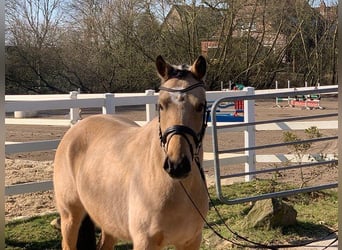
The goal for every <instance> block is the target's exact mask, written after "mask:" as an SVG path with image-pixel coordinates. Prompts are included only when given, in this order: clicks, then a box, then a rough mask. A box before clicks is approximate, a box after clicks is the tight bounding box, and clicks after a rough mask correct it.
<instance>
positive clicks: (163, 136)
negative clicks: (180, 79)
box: [159, 82, 209, 160]
mask: <svg viewBox="0 0 342 250" xmlns="http://www.w3.org/2000/svg"><path fill="white" fill-rule="evenodd" d="M195 88H205V87H204V83H203V82H198V83H196V84H193V85H191V86H189V87H187V88H184V89H173V88H167V87H164V86H161V87H160V88H159V90H163V91H167V92H172V93H175V92H179V93H186V92H188V91H190V90H193V89H195ZM206 107H207V102H205V107H204V110H203V119H202V128H201V130H200V132H199V133H196V132H195V131H194V130H193V129H191V128H189V127H187V126H183V125H174V126H171V127H169V128H167V129H165V131H164V133H163V132H162V131H161V128H160V114H159V138H160V142H161V145H162V147H163V148H164V149H165V148H167V145H168V142H169V141H170V139H171V138H172V137H173V136H174V135H180V136H182V137H183V138H184V139H185V140H186V142H187V143H188V144H189V148H190V152H191V157H192V160H193V159H194V158H195V156H198V152H199V149H200V148H201V146H202V140H203V137H204V133H205V129H206V127H207V121H208V116H209V114H208V113H209V112H208V111H207V110H206ZM187 135H188V136H190V137H191V138H192V139H193V141H194V144H195V151H194V149H193V146H192V143H191V142H190V140H189V138H188V136H187ZM168 138H169V139H168Z"/></svg>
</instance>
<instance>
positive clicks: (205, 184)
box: [179, 137, 338, 250]
mask: <svg viewBox="0 0 342 250" xmlns="http://www.w3.org/2000/svg"><path fill="white" fill-rule="evenodd" d="M202 138H203V137H202ZM201 143H202V141H201ZM199 148H200V147H199ZM198 151H199V149H198ZM194 160H195V163H196V165H197V167H198V170H199V172H200V174H201V178H202V180H203V184H204V187H205V190H206V192H207V195H208V198H209V201H210V204H211V206H212V207H213V208H214V210H215V212H216V214H217V216H218V217H219V219H220V220H221V222H222V223H223V225H224V226H225V227H226V228H227V229H228V231H229V232H230V233H232V234H233V235H234V236H235V237H237V238H239V239H241V240H243V241H246V242H248V243H250V244H251V245H246V244H242V243H240V242H236V241H233V240H231V239H228V238H227V237H224V236H223V235H222V234H221V233H219V232H218V231H217V230H216V229H215V228H214V227H213V226H212V225H210V223H209V222H208V221H207V219H206V218H205V216H204V215H203V214H202V213H201V211H200V210H199V208H198V206H197V205H196V203H195V202H194V200H193V199H192V197H191V195H190V194H189V192H188V191H187V190H186V188H185V186H184V185H183V182H182V181H180V182H179V183H180V185H181V186H182V189H183V190H184V192H185V194H186V196H187V197H188V199H189V200H190V202H191V203H192V205H193V206H194V208H195V209H196V211H197V212H198V214H199V215H200V217H201V218H202V220H203V221H204V222H205V224H206V225H207V227H208V228H210V229H211V230H212V231H213V232H214V233H215V234H216V235H217V236H218V237H219V238H220V239H222V240H225V241H228V242H230V243H232V244H233V245H236V246H239V247H248V248H258V249H259V248H266V249H272V250H277V249H279V248H293V247H300V246H306V245H308V244H311V243H314V242H318V241H321V240H324V239H326V238H328V237H329V236H330V235H333V234H335V233H336V232H338V230H334V231H332V232H331V233H329V234H327V235H326V236H324V237H322V238H320V239H318V240H311V241H308V242H306V243H302V244H295V245H285V244H284V245H273V246H272V245H266V244H262V243H259V242H255V241H252V240H250V239H248V238H246V237H244V236H241V235H239V234H238V233H237V232H235V231H233V230H232V229H231V228H230V227H229V226H228V225H227V223H226V222H225V220H224V219H223V217H222V215H221V213H220V212H219V210H218V209H217V207H216V206H215V203H214V202H213V200H212V198H211V196H210V193H209V190H208V187H207V183H206V179H205V174H204V170H203V168H202V166H201V161H200V158H199V154H198V152H197V153H196V155H195V157H194ZM337 240H338V237H336V239H335V240H334V241H333V242H331V243H330V244H328V245H327V246H326V247H324V248H322V250H325V249H327V248H328V247H330V246H331V245H332V244H334V243H335V242H336V241H337Z"/></svg>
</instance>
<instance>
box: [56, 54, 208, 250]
mask: <svg viewBox="0 0 342 250" xmlns="http://www.w3.org/2000/svg"><path fill="white" fill-rule="evenodd" d="M156 67H157V71H158V73H159V76H160V77H161V80H162V83H161V86H160V92H159V99H158V107H159V109H158V110H159V117H157V118H156V119H154V120H152V121H151V122H149V123H147V124H146V125H144V126H142V127H140V126H138V125H137V124H136V123H134V122H133V121H130V120H128V119H126V118H123V117H120V116H116V115H114V116H109V115H94V116H90V117H88V118H85V119H84V120H82V121H80V122H78V123H77V124H76V125H75V126H73V127H72V128H71V129H69V130H68V132H67V133H66V134H65V136H64V137H63V139H62V141H61V143H60V145H59V147H58V149H57V152H56V156H55V166H54V190H55V197H56V204H57V208H58V211H59V213H60V216H61V231H62V238H63V239H62V246H63V249H77V247H78V246H79V245H81V243H80V239H81V238H82V239H87V237H88V236H84V235H83V233H87V231H84V230H83V229H84V228H83V227H84V225H87V223H86V222H88V225H89V223H90V222H91V221H93V222H94V223H95V224H96V225H97V226H98V227H99V228H100V229H101V231H102V233H101V239H100V240H99V243H98V246H97V248H98V249H113V246H114V245H115V244H116V243H117V241H118V240H119V239H124V240H129V241H131V242H132V243H133V247H134V249H135V250H138V249H148V250H153V249H162V248H163V247H165V246H168V245H173V246H175V247H176V249H187V250H189V249H199V247H200V244H201V239H202V229H203V224H204V222H203V219H202V218H201V216H200V215H199V212H200V213H201V214H202V215H203V216H206V214H207V211H208V197H207V192H206V187H205V182H204V176H203V172H202V169H201V164H202V159H203V150H202V139H203V135H204V132H205V127H206V98H205V89H204V83H203V78H204V76H205V73H206V61H205V59H204V58H203V57H202V56H200V57H198V58H197V59H196V61H195V62H194V63H193V64H192V65H191V66H185V65H182V66H173V65H170V64H169V63H167V62H165V61H164V59H163V58H162V57H161V56H158V57H157V59H156ZM187 193H188V195H189V196H190V197H191V199H192V201H191V200H190V199H189V197H188V196H187ZM192 202H193V203H194V204H196V207H197V208H195V207H194V205H193V203H192ZM198 210H199V211H198ZM89 218H91V220H90V219H89ZM82 221H83V222H82ZM82 228H83V229H82ZM82 230H83V231H82ZM88 232H90V231H88ZM93 237H95V236H93ZM93 242H95V238H94V241H93ZM87 244H88V243H87ZM94 247H95V246H94ZM86 248H87V249H89V248H90V245H87V246H86Z"/></svg>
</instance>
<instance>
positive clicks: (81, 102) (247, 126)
mask: <svg viewBox="0 0 342 250" xmlns="http://www.w3.org/2000/svg"><path fill="white" fill-rule="evenodd" d="M312 91H315V92H316V93H317V92H319V93H335V92H336V91H337V85H335V86H329V87H328V86H324V87H320V88H318V89H317V88H298V89H290V90H289V89H277V90H266V91H265V90H260V91H255V92H254V89H251V88H246V89H244V90H243V91H213V92H207V101H208V102H209V103H214V104H213V107H214V106H215V105H216V104H215V103H217V100H218V99H219V100H221V101H222V100H228V101H229V102H234V101H236V100H241V99H244V100H245V104H244V107H245V110H244V122H243V123H220V130H221V131H226V130H229V131H245V148H250V147H252V146H253V144H254V141H253V140H254V139H253V137H254V134H253V133H255V131H265V130H303V129H306V128H308V127H309V126H311V125H312V123H310V122H298V121H293V120H291V119H287V120H286V119H283V120H274V121H273V122H270V123H268V124H266V123H258V122H254V116H255V113H254V103H253V102H254V99H258V98H259V99H262V98H265V96H267V97H268V98H269V97H272V98H276V97H277V96H282V95H284V94H285V95H286V96H288V95H296V94H298V93H312ZM157 97H158V94H157V93H154V91H153V90H147V91H146V92H145V93H133V94H79V93H77V92H71V93H70V94H69V95H31V96H27V95H20V96H6V97H5V111H6V113H11V112H16V111H24V112H32V111H38V110H59V109H66V110H70V111H69V113H70V117H69V119H39V118H25V119H18V118H6V119H5V124H12V125H13V124H21V125H39V126H48V125H54V126H72V125H73V124H74V123H76V122H77V120H78V119H80V117H79V113H80V109H82V108H102V113H107V114H111V113H115V107H117V106H131V105H146V121H138V124H140V125H142V124H144V123H146V122H148V121H150V120H151V119H153V117H155V116H156V109H155V104H156V102H157ZM224 98H228V99H224ZM212 112H213V111H212ZM213 114H215V112H213ZM333 115H334V114H331V115H330V116H331V117H332V116H333ZM328 116H329V115H326V117H328ZM212 124H214V126H216V125H217V124H216V122H215V118H213V122H211V123H209V129H207V133H208V134H212V135H214V136H215V133H216V132H213V131H214V130H213V129H214V128H213V129H210V128H211V127H212ZM251 125H253V127H252V126H251ZM315 126H317V127H318V128H319V129H337V120H334V121H329V122H326V121H319V122H315ZM251 128H252V129H251ZM215 129H217V128H216V127H215ZM59 141H60V140H47V141H31V142H5V152H6V154H13V153H19V152H30V151H46V150H54V149H56V148H57V146H58V144H59ZM214 152H215V151H214ZM250 152H251V151H247V153H244V154H232V153H225V154H220V155H219V156H216V155H215V153H212V152H205V154H204V166H205V167H212V166H213V165H214V163H215V161H216V160H217V159H218V160H220V161H221V163H225V164H234V163H246V164H247V165H249V166H250V168H249V171H252V172H253V169H254V167H253V165H254V164H255V163H256V162H267V161H271V162H279V161H292V160H293V156H291V155H286V154H278V155H256V157H255V155H253V154H252V155H250ZM216 158H217V159H216ZM251 159H252V160H253V159H255V161H251ZM51 188H52V182H51V181H45V182H38V183H26V184H20V185H12V186H7V187H6V189H5V194H6V195H14V194H22V193H28V192H36V191H45V190H49V189H51Z"/></svg>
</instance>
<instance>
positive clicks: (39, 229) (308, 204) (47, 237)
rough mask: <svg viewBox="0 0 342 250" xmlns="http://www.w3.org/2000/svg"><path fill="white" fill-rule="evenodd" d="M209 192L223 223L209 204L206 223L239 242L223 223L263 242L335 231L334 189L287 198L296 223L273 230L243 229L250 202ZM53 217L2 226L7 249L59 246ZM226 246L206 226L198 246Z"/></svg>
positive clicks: (258, 187)
mask: <svg viewBox="0 0 342 250" xmlns="http://www.w3.org/2000/svg"><path fill="white" fill-rule="evenodd" d="M284 188H287V187H286V186H285V184H279V183H275V182H273V181H260V180H259V181H252V182H249V183H242V184H234V185H231V186H225V187H223V192H224V194H225V196H226V197H229V199H234V198H238V197H244V196H247V195H249V194H253V195H255V194H257V193H258V194H260V193H265V192H269V191H271V190H279V189H284ZM210 193H211V197H213V202H214V204H215V206H216V208H217V209H218V210H219V211H220V213H221V215H222V218H223V220H224V222H223V221H222V220H221V219H220V218H219V217H218V216H217V214H216V212H215V211H214V209H213V208H212V207H211V209H210V212H209V214H208V216H207V220H208V222H209V223H210V225H212V226H214V227H215V228H216V230H218V231H219V232H220V233H221V234H222V235H223V236H224V237H227V238H229V239H232V240H234V241H235V242H241V241H240V240H239V239H236V237H234V236H233V235H232V234H231V233H230V232H229V231H228V230H227V229H226V228H225V226H224V223H225V224H227V225H228V226H229V227H230V228H231V229H232V230H233V231H236V232H237V233H238V234H240V235H242V236H244V237H247V238H248V239H250V240H253V241H256V242H260V243H263V244H288V243H296V242H301V241H306V240H310V239H319V238H321V237H323V236H325V235H327V234H329V233H331V232H332V231H333V230H336V229H337V227H338V225H337V191H336V190H327V191H324V192H314V193H309V194H300V195H296V196H291V197H288V198H287V199H286V202H287V203H289V204H292V205H293V206H294V208H295V209H296V210H297V212H298V214H297V221H298V223H297V224H296V225H295V226H291V227H283V228H273V229H265V228H258V229H255V228H254V229H248V228H245V227H244V226H243V220H244V218H245V216H246V214H247V213H248V211H249V210H250V209H251V206H252V205H251V204H250V203H244V204H238V205H225V204H222V203H221V202H220V201H219V200H218V199H217V198H216V196H215V190H214V189H213V188H211V189H210ZM322 211H324V212H322ZM56 217H57V215H56V214H52V215H45V216H41V217H33V218H30V219H26V220H18V221H12V222H9V223H8V224H7V225H6V229H5V238H6V249H37V250H39V249H60V241H61V236H60V232H59V231H58V230H56V229H54V228H53V227H52V226H51V225H50V222H51V221H52V220H53V219H54V218H56ZM241 243H243V242H241ZM229 246H230V244H227V243H224V241H223V240H221V239H219V237H217V236H216V235H215V234H214V233H213V232H212V231H211V230H210V229H208V227H207V226H205V228H204V231H203V243H202V247H201V249H203V250H212V249H219V248H220V249H229V248H230V247H229ZM115 249H118V250H119V249H132V246H131V245H130V244H124V243H122V244H121V245H120V246H117V247H116V248H115Z"/></svg>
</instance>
